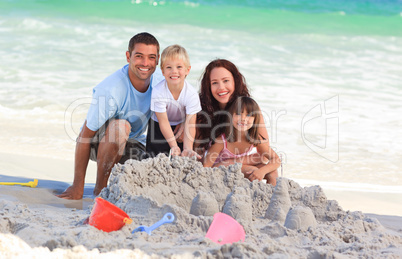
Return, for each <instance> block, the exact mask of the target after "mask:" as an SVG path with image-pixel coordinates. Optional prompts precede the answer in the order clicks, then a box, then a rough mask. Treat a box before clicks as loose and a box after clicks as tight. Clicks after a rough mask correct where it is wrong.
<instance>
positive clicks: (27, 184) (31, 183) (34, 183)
mask: <svg viewBox="0 0 402 259" xmlns="http://www.w3.org/2000/svg"><path fill="white" fill-rule="evenodd" d="M0 185H21V186H28V187H31V188H35V187H36V186H37V185H38V179H34V180H33V181H31V182H27V183H8V182H0Z"/></svg>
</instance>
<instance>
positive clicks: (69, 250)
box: [0, 155, 402, 258]
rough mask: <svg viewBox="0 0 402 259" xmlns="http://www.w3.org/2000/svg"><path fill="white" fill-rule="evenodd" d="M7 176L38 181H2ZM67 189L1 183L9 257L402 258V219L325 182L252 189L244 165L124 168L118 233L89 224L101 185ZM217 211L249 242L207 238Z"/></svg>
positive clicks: (117, 196) (118, 189)
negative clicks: (342, 198)
mask: <svg viewBox="0 0 402 259" xmlns="http://www.w3.org/2000/svg"><path fill="white" fill-rule="evenodd" d="M3 161H4V160H3ZM59 166H60V165H59ZM0 180H1V181H21V182H27V181H29V180H32V179H27V178H25V179H24V178H21V177H17V176H5V175H2V176H1V177H0ZM67 186H68V184H67V183H65V182H60V181H56V180H43V179H40V180H39V183H38V186H37V187H36V188H29V187H18V186H0V197H1V201H0V211H1V221H0V232H1V234H0V240H1V241H0V255H1V257H4V258H22V257H24V258H40V257H44V256H46V257H47V258H60V257H63V258H82V257H85V258H95V257H96V258H99V257H100V258H115V257H116V258H117V257H118V258H165V257H174V258H197V257H198V258H208V257H214V258H216V257H218V258H223V257H225V258H231V257H245V258H266V257H268V256H272V257H273V258H357V257H363V258H400V256H401V254H402V217H399V216H385V215H378V214H364V213H362V212H359V211H345V210H344V209H342V208H341V207H340V206H339V204H338V202H337V201H335V200H330V199H328V198H327V197H326V195H325V193H324V191H323V189H322V188H321V187H320V186H311V187H304V188H302V187H301V186H300V185H299V184H298V183H297V182H295V181H293V180H290V179H287V178H280V179H279V181H278V184H277V187H275V188H273V187H272V186H270V185H267V184H264V183H260V182H257V181H255V182H253V183H251V182H249V181H248V180H246V179H244V178H243V177H242V174H241V172H240V170H239V166H238V165H233V166H230V167H228V168H225V167H221V168H215V169H212V168H203V167H202V165H201V164H200V163H198V162H196V161H193V160H190V159H187V158H175V159H173V160H172V161H169V159H168V158H167V157H166V156H164V155H160V156H158V157H157V158H154V159H148V160H145V161H142V162H138V161H133V160H129V161H127V162H126V163H125V164H124V165H116V166H115V167H114V169H113V172H112V175H111V178H110V181H109V185H108V187H107V188H105V189H104V190H103V191H102V192H101V194H100V197H102V198H104V199H105V200H108V201H109V202H111V203H113V204H115V205H116V206H118V207H119V208H121V209H122V210H123V211H125V212H126V213H127V214H128V215H129V216H130V218H131V219H132V220H133V223H131V224H130V225H126V226H124V227H123V228H122V229H121V230H118V231H113V232H110V233H107V232H103V231H101V230H98V229H97V228H95V227H93V226H90V225H87V224H83V223H84V221H85V219H87V218H88V217H89V215H90V213H91V209H92V207H93V204H94V200H93V198H94V197H93V196H92V195H91V192H92V190H93V184H87V185H86V188H85V193H84V199H83V200H80V201H68V200H63V199H59V198H57V197H56V196H54V194H55V193H60V192H61V191H62V190H64V188H66V187H67ZM196 208H198V209H196ZM167 212H171V213H173V214H174V215H175V218H176V219H175V221H174V222H173V223H170V224H165V225H162V226H160V227H159V228H158V229H156V230H154V231H153V232H152V235H150V236H149V235H148V234H146V233H144V232H141V233H134V234H132V233H131V231H132V230H133V229H134V228H136V227H138V226H139V225H146V226H150V225H152V224H153V223H155V222H156V221H158V220H159V219H160V218H161V217H162V216H163V215H164V214H165V213H167ZM217 212H224V213H226V214H228V215H230V216H232V217H233V218H234V219H236V220H237V221H238V222H239V223H240V224H241V225H242V226H243V227H244V230H245V233H246V237H245V241H244V242H237V243H233V244H225V245H220V244H216V243H214V242H212V241H211V240H209V239H208V238H206V237H205V234H206V232H207V231H208V228H209V226H210V225H211V222H212V221H213V215H214V214H215V213H217Z"/></svg>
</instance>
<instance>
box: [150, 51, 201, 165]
mask: <svg viewBox="0 0 402 259" xmlns="http://www.w3.org/2000/svg"><path fill="white" fill-rule="evenodd" d="M161 69H162V74H163V76H164V77H165V80H162V81H161V82H160V83H159V84H157V85H156V86H154V87H153V90H152V97H151V111H153V112H154V114H152V116H151V119H150V120H149V124H148V133H147V145H146V151H147V152H148V153H149V154H150V155H151V156H156V155H157V154H159V153H165V154H166V155H168V154H169V151H170V153H171V155H172V156H179V155H182V156H189V157H193V156H196V157H198V158H200V157H199V155H198V154H197V153H195V152H194V151H193V143H194V137H195V123H196V118H197V113H198V112H199V111H201V105H200V99H199V96H198V93H197V91H196V90H195V89H194V88H193V87H192V86H191V85H190V84H189V83H188V82H187V81H186V80H185V79H186V76H187V75H188V74H189V72H190V69H191V66H190V59H189V57H188V54H187V51H186V50H185V49H184V48H183V47H181V46H179V45H171V46H169V47H167V48H166V49H164V50H163V52H162V55H161ZM183 123H184V137H183V143H177V141H176V138H175V135H174V134H173V132H174V130H175V129H176V127H179V126H180V125H181V126H182V124H183ZM182 151H183V152H182Z"/></svg>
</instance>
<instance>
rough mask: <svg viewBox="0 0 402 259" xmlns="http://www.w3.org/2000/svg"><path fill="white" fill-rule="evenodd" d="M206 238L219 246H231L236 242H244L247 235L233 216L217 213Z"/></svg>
mask: <svg viewBox="0 0 402 259" xmlns="http://www.w3.org/2000/svg"><path fill="white" fill-rule="evenodd" d="M205 237H207V238H209V239H211V240H212V241H213V242H215V243H218V244H221V245H223V244H231V243H234V242H238V241H242V242H244V240H245V238H246V233H245V232H244V228H243V226H242V225H240V223H239V222H237V221H236V220H235V219H234V218H232V217H231V216H229V215H227V214H225V213H221V212H218V213H215V215H214V220H213V221H212V223H211V226H209V229H208V231H207V234H206V235H205Z"/></svg>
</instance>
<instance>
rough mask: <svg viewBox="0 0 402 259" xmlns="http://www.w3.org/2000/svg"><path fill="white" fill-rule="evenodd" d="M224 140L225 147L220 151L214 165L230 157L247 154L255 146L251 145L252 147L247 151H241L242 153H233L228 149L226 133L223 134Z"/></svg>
mask: <svg viewBox="0 0 402 259" xmlns="http://www.w3.org/2000/svg"><path fill="white" fill-rule="evenodd" d="M222 141H223V149H222V151H221V152H220V153H219V155H218V157H217V158H216V160H215V163H214V165H215V164H218V163H220V162H222V161H224V160H226V159H229V158H239V157H243V156H247V155H249V154H250V153H251V151H252V150H253V147H254V146H253V145H250V148H249V149H248V150H247V151H246V152H244V153H241V154H233V153H232V152H230V151H229V149H228V146H227V141H226V137H225V134H222Z"/></svg>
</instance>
